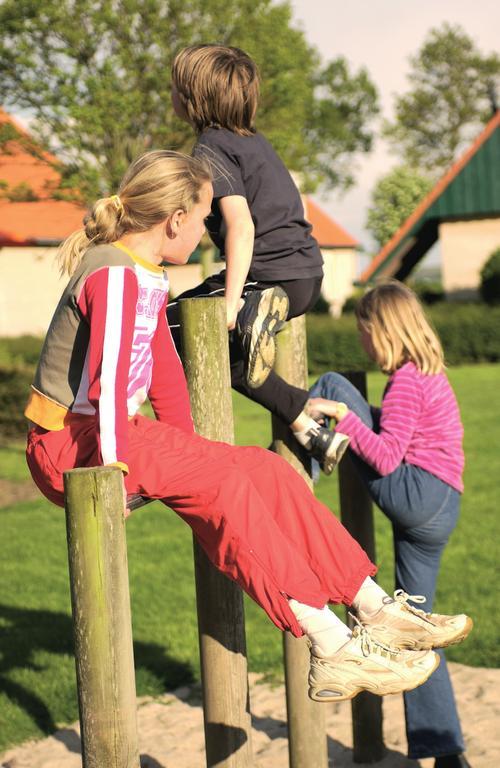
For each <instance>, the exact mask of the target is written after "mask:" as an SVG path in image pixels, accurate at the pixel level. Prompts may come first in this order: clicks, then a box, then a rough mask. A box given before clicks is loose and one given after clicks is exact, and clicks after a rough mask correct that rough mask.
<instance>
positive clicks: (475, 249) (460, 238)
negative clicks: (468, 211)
mask: <svg viewBox="0 0 500 768" xmlns="http://www.w3.org/2000/svg"><path fill="white" fill-rule="evenodd" d="M439 242H440V248H441V274H442V281H443V288H444V290H445V293H446V294H447V295H448V296H449V298H451V299H453V298H468V297H471V298H473V297H475V296H477V292H478V288H479V284H480V280H481V278H480V272H481V268H482V266H483V264H484V263H485V262H486V261H487V259H488V258H489V257H490V256H491V254H492V253H493V251H495V250H496V249H497V248H500V218H495V219H475V220H474V221H452V222H442V223H441V224H440V225H439Z"/></svg>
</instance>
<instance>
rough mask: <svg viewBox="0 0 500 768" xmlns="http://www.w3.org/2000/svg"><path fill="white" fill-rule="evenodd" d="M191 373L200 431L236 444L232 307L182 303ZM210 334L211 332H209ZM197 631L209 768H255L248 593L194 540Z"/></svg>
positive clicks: (206, 301) (212, 301) (219, 301)
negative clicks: (245, 596)
mask: <svg viewBox="0 0 500 768" xmlns="http://www.w3.org/2000/svg"><path fill="white" fill-rule="evenodd" d="M179 306H180V316H181V332H182V348H183V360H184V368H185V371H186V377H187V381H188V387H189V395H190V400H191V411H192V414H193V420H194V424H195V428H196V431H197V432H198V434H200V435H203V436H204V437H207V438H209V439H211V440H223V441H225V442H228V443H232V442H233V441H234V427H233V411H232V400H231V377H230V371H229V348H228V338H227V325H226V302H225V300H224V299H223V298H197V299H185V300H182V301H181V302H180V305H179ZM207 330H208V332H207ZM194 557H195V575H196V595H197V605H198V630H199V639H200V660H201V676H202V686H203V711H204V721H205V740H206V753H207V766H208V768H215V766H216V767H217V768H247V766H251V764H252V748H251V721H250V704H249V693H248V674H247V660H246V642H245V626H244V624H245V620H244V612H243V595H242V592H241V590H240V588H239V587H238V585H237V584H235V583H234V582H232V581H230V580H229V579H227V578H226V577H225V576H223V575H222V574H221V573H219V572H218V571H217V570H216V569H215V568H214V567H213V566H212V564H211V563H210V562H209V560H208V558H207V556H206V555H205V553H204V552H203V550H202V549H201V547H200V546H199V545H198V544H197V542H196V540H194Z"/></svg>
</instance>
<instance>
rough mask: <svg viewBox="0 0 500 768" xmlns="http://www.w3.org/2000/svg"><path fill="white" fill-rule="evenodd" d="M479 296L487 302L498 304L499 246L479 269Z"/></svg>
mask: <svg viewBox="0 0 500 768" xmlns="http://www.w3.org/2000/svg"><path fill="white" fill-rule="evenodd" d="M479 292H480V294H481V298H482V300H483V301H485V302H486V303H487V304H500V248H497V249H496V250H495V251H493V253H492V254H491V256H490V257H489V259H488V260H487V261H486V262H485V264H484V265H483V268H482V269H481V284H480V288H479Z"/></svg>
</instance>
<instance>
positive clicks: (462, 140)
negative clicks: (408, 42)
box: [384, 24, 500, 177]
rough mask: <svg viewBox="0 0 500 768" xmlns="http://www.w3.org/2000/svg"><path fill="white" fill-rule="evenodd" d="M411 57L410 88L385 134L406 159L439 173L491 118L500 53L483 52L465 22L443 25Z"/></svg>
mask: <svg viewBox="0 0 500 768" xmlns="http://www.w3.org/2000/svg"><path fill="white" fill-rule="evenodd" d="M410 62H411V67H412V68H411V71H410V74H409V76H408V79H409V81H410V90H409V91H408V93H405V94H403V95H400V96H397V97H396V105H395V113H396V117H395V120H394V122H393V123H390V122H386V123H385V126H384V135H385V136H386V137H387V138H388V139H389V140H390V142H391V143H392V145H393V147H394V148H395V149H396V151H397V152H398V154H399V156H400V157H401V158H402V159H403V161H404V162H405V163H407V164H408V165H410V166H413V167H415V168H421V169H426V170H427V171H428V172H429V173H430V174H431V175H433V176H434V177H435V176H436V175H439V174H440V173H441V172H443V171H444V170H446V168H448V167H449V165H450V164H451V163H452V162H453V160H454V159H455V158H456V156H457V154H458V153H459V152H460V151H461V150H463V149H464V147H465V146H466V145H467V144H469V143H470V141H471V140H472V139H473V137H474V136H475V135H476V134H477V133H478V131H479V130H480V128H481V127H482V126H483V125H484V123H485V122H486V121H487V120H488V119H489V118H490V116H491V114H492V105H493V103H494V102H495V99H494V94H495V86H496V84H497V83H498V81H499V78H500V58H499V56H498V55H497V54H490V55H487V56H486V55H483V54H481V53H480V52H479V50H478V49H477V48H476V46H475V45H474V42H473V41H472V39H471V38H470V37H469V36H468V35H467V34H466V33H465V32H464V30H463V29H461V27H459V26H450V25H449V24H444V25H443V26H442V27H441V28H437V29H433V30H431V31H430V33H429V35H428V37H427V39H426V40H425V42H424V44H423V46H422V48H421V49H420V51H419V52H418V53H417V55H416V56H414V57H412V58H410Z"/></svg>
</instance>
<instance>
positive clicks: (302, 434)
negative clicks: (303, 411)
mask: <svg viewBox="0 0 500 768" xmlns="http://www.w3.org/2000/svg"><path fill="white" fill-rule="evenodd" d="M319 427H320V425H319V424H318V422H317V421H314V419H311V418H309V424H308V425H307V427H305V428H304V429H299V430H297V432H292V434H293V436H294V438H295V439H296V440H298V441H299V443H300V444H301V445H303V446H304V448H308V446H309V443H310V440H311V435H310V434H309V432H310V430H311V429H312V430H313V432H314V433H315V434H317V432H318V429H319Z"/></svg>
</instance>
